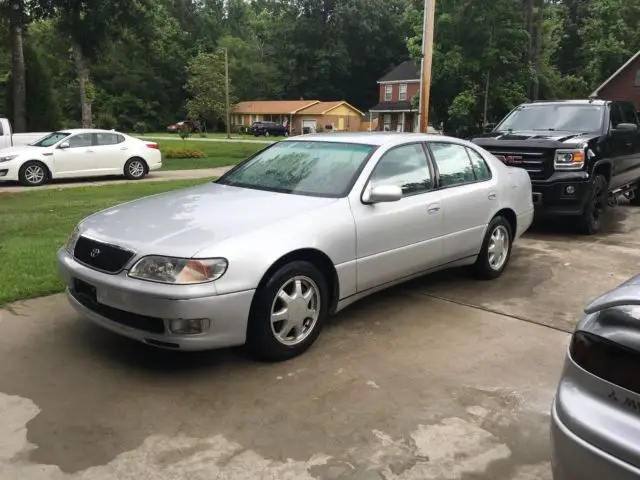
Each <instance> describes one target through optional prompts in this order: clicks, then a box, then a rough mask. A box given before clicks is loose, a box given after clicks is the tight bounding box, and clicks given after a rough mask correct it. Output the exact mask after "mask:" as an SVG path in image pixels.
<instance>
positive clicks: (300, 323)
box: [247, 261, 329, 362]
mask: <svg viewBox="0 0 640 480" xmlns="http://www.w3.org/2000/svg"><path fill="white" fill-rule="evenodd" d="M328 306H329V294H328V287H327V281H326V279H325V277H324V275H323V274H322V273H321V272H320V271H319V270H318V269H317V268H316V267H315V266H314V265H312V264H311V263H309V262H303V261H295V262H292V263H289V264H287V265H284V266H283V267H281V268H280V269H279V270H278V271H276V272H275V273H274V274H273V275H272V276H271V278H269V280H268V281H267V282H266V284H265V285H264V286H263V287H261V288H260V289H259V290H258V291H257V292H256V296H255V299H254V301H253V304H252V306H251V314H250V317H249V325H248V328H247V347H248V349H249V353H250V354H251V355H252V356H254V357H255V358H257V359H259V360H266V361H272V362H273V361H275V362H278V361H283V360H288V359H290V358H293V357H296V356H298V355H300V354H302V353H303V352H304V351H305V350H307V349H308V348H309V347H310V346H311V345H312V344H313V343H314V342H315V341H316V339H317V338H318V335H320V331H321V330H322V327H323V325H324V321H325V319H326V317H327V313H328Z"/></svg>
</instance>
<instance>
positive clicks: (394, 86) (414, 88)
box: [379, 82, 420, 103]
mask: <svg viewBox="0 0 640 480" xmlns="http://www.w3.org/2000/svg"><path fill="white" fill-rule="evenodd" d="M385 85H388V84H384V83H381V84H380V90H379V91H380V101H381V102H386V100H385V98H384V89H385ZM390 85H391V102H394V103H395V102H399V100H398V97H399V95H400V84H399V83H391V84H390ZM418 90H420V82H413V83H407V100H411V99H412V98H413V97H414V96H415V95H416V94H417V93H418Z"/></svg>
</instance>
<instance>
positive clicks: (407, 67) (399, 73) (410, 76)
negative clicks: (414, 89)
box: [378, 60, 420, 83]
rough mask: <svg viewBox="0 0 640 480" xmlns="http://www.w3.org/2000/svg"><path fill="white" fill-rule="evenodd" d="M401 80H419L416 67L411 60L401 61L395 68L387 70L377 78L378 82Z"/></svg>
mask: <svg viewBox="0 0 640 480" xmlns="http://www.w3.org/2000/svg"><path fill="white" fill-rule="evenodd" d="M401 80H420V72H419V71H418V67H417V66H416V64H415V63H413V62H412V61H411V60H407V61H406V62H402V63H401V64H400V65H398V66H397V67H396V68H394V69H393V70H391V71H390V72H388V73H387V74H386V75H385V76H383V77H382V78H380V80H378V83H385V82H399V81H401Z"/></svg>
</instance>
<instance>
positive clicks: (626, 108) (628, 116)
mask: <svg viewBox="0 0 640 480" xmlns="http://www.w3.org/2000/svg"><path fill="white" fill-rule="evenodd" d="M619 105H620V111H621V112H622V121H623V122H624V123H633V124H635V125H637V124H638V119H637V117H636V111H635V108H633V105H631V104H630V103H627V102H621V103H620V104H619Z"/></svg>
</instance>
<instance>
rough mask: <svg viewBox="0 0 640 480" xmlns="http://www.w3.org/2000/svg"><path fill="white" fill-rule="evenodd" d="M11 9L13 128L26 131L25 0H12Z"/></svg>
mask: <svg viewBox="0 0 640 480" xmlns="http://www.w3.org/2000/svg"><path fill="white" fill-rule="evenodd" d="M10 9H11V11H10V29H11V57H12V64H11V81H12V85H13V90H12V92H13V98H12V100H13V128H14V130H15V131H16V132H25V131H26V130H27V83H26V82H27V80H26V68H25V62H24V46H23V24H24V1H23V0H10Z"/></svg>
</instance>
